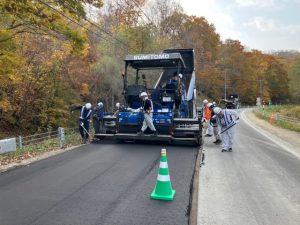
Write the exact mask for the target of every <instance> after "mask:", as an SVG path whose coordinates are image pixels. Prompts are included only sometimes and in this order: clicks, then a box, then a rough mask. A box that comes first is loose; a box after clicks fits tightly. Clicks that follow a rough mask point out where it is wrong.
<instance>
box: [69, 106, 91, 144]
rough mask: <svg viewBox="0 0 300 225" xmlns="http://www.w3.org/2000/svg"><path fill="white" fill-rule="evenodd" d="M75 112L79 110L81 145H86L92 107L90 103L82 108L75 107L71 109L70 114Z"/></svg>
mask: <svg viewBox="0 0 300 225" xmlns="http://www.w3.org/2000/svg"><path fill="white" fill-rule="evenodd" d="M75 110H80V116H79V121H78V124H79V132H80V135H81V138H82V143H83V144H86V141H87V139H88V138H89V131H90V117H91V114H92V105H91V103H86V104H85V105H84V106H77V107H74V108H72V109H71V112H72V113H73V111H75Z"/></svg>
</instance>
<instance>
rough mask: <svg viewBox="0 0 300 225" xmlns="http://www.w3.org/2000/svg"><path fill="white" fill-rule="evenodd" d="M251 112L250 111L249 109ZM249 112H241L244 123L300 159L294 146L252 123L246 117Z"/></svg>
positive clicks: (299, 154)
mask: <svg viewBox="0 0 300 225" xmlns="http://www.w3.org/2000/svg"><path fill="white" fill-rule="evenodd" d="M247 110H250V109H247ZM247 110H243V111H242V112H241V117H242V119H243V121H244V122H245V123H246V124H247V125H248V126H250V127H252V128H253V129H254V130H256V131H257V132H259V133H260V134H262V135H263V136H265V137H266V138H268V139H270V140H271V141H272V142H274V143H275V144H276V145H278V146H279V147H281V148H282V149H284V150H286V151H288V152H289V153H291V154H293V155H294V156H296V157H298V158H300V153H299V152H296V151H294V150H293V146H291V145H290V144H289V143H287V142H286V141H284V140H282V139H280V138H279V137H277V136H275V135H273V134H271V133H269V132H268V131H266V130H264V129H262V128H260V127H258V126H257V125H255V124H254V123H253V122H251V121H250V120H249V119H248V118H247V116H246V115H245V111H247Z"/></svg>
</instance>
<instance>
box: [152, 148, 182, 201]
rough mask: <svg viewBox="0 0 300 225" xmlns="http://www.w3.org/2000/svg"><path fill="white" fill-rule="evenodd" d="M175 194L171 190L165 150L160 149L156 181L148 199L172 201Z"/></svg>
mask: <svg viewBox="0 0 300 225" xmlns="http://www.w3.org/2000/svg"><path fill="white" fill-rule="evenodd" d="M175 193H176V191H175V190H173V189H172V184H171V180H170V175H169V168H168V160H167V150H166V149H162V150H161V158H160V163H159V171H158V176H157V181H156V185H155V188H154V190H153V192H152V193H151V195H150V198H152V199H159V200H167V201H172V200H173V199H174V196H175Z"/></svg>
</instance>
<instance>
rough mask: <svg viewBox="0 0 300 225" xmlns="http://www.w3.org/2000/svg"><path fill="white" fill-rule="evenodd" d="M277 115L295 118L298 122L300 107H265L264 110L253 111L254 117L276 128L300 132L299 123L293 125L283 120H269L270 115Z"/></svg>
mask: <svg viewBox="0 0 300 225" xmlns="http://www.w3.org/2000/svg"><path fill="white" fill-rule="evenodd" d="M275 113H279V114H280V115H281V116H286V117H290V118H296V119H298V120H300V106H295V105H280V106H267V107H265V110H263V109H262V108H260V109H259V110H256V111H255V115H256V116H257V117H259V118H261V119H264V120H266V121H268V122H270V123H272V124H274V125H276V126H279V127H282V128H285V129H289V130H293V131H297V132H300V123H295V122H291V121H287V120H284V119H282V120H281V119H279V120H276V119H272V118H270V117H271V116H272V114H273V115H274V114H275Z"/></svg>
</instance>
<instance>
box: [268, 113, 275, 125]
mask: <svg viewBox="0 0 300 225" xmlns="http://www.w3.org/2000/svg"><path fill="white" fill-rule="evenodd" d="M274 120H275V115H274V113H272V114H271V116H270V119H269V123H274Z"/></svg>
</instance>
